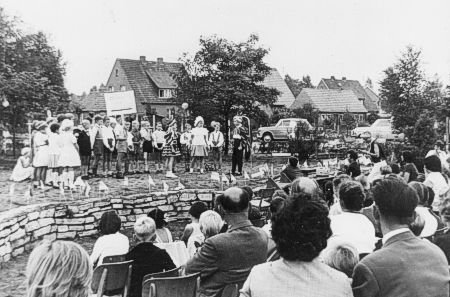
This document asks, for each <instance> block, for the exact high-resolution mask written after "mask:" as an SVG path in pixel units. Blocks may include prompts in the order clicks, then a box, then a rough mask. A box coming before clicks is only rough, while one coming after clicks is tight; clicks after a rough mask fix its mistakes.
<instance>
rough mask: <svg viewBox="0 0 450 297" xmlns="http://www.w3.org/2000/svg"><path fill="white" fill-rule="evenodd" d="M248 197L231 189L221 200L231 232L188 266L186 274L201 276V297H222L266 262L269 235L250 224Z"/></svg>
mask: <svg viewBox="0 0 450 297" xmlns="http://www.w3.org/2000/svg"><path fill="white" fill-rule="evenodd" d="M248 203H249V197H248V194H247V192H245V191H244V190H242V189H241V188H237V187H231V188H229V189H227V190H225V192H224V193H223V195H221V196H219V197H218V201H217V204H218V208H219V209H220V210H221V212H222V213H223V214H224V220H225V221H226V222H227V223H228V226H229V229H228V231H227V232H226V233H220V234H217V235H215V236H213V237H210V238H208V239H206V240H205V242H204V244H203V246H202V247H201V248H200V249H199V250H198V252H197V254H195V255H194V257H193V258H192V259H191V260H189V261H188V262H187V264H186V269H185V271H186V274H191V273H197V272H201V275H200V277H201V282H200V289H199V292H200V296H218V295H219V296H220V293H221V291H222V290H223V288H224V287H225V286H226V285H228V284H236V283H237V284H242V283H243V282H244V281H245V279H246V278H247V276H248V274H249V272H250V269H251V268H252V267H253V266H254V265H257V264H260V263H263V262H265V261H266V257H267V235H266V233H265V232H264V231H263V230H261V229H260V228H256V227H254V226H252V224H251V222H250V221H249V220H248Z"/></svg>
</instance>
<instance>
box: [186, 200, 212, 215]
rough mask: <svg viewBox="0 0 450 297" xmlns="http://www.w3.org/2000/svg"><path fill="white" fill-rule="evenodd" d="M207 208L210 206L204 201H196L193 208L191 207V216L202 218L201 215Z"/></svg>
mask: <svg viewBox="0 0 450 297" xmlns="http://www.w3.org/2000/svg"><path fill="white" fill-rule="evenodd" d="M206 210H208V207H207V206H206V204H205V203H203V202H200V201H198V202H195V203H194V204H192V206H191V208H190V209H189V214H190V215H191V216H193V217H194V218H196V219H199V218H200V215H201V214H202V213H203V212H205V211H206Z"/></svg>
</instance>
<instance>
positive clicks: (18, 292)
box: [0, 155, 288, 296]
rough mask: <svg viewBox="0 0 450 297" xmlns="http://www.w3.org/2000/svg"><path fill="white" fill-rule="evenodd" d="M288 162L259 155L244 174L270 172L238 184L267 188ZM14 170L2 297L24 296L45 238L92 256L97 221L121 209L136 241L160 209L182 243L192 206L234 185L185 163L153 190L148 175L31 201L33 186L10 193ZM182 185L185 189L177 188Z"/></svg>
mask: <svg viewBox="0 0 450 297" xmlns="http://www.w3.org/2000/svg"><path fill="white" fill-rule="evenodd" d="M287 158H288V157H287V156H286V157H271V156H262V155H257V156H256V157H254V158H253V163H252V164H253V170H252V169H251V168H250V163H249V162H248V163H245V164H244V170H245V171H247V172H248V174H251V173H252V172H257V171H258V170H259V168H260V167H266V166H265V165H266V164H267V167H268V168H270V172H269V173H266V174H265V175H264V176H262V177H259V178H254V179H251V180H248V179H245V178H244V177H243V176H239V177H236V179H237V181H236V182H235V183H233V185H236V186H250V187H252V188H253V189H257V188H264V187H265V186H266V182H267V180H268V178H269V176H270V175H272V172H271V171H272V167H273V174H274V175H277V174H279V172H280V171H281V168H282V166H283V165H284V164H285V163H286V162H287ZM230 164H231V162H230V161H229V158H228V157H226V158H225V160H224V170H223V171H224V172H226V173H228V172H229V169H230V168H229V167H230ZM11 170H12V165H2V167H1V170H0V185H1V187H0V207H1V208H0V292H1V294H0V296H23V294H24V293H23V292H25V290H24V284H23V281H24V272H25V266H26V261H27V259H28V255H29V252H30V251H31V250H32V249H33V247H34V246H35V244H36V243H38V242H39V241H40V240H42V239H50V240H56V239H64V240H74V241H76V242H78V243H80V244H81V245H82V246H83V247H85V248H86V250H87V251H88V252H91V251H92V247H93V244H94V242H95V240H96V239H97V237H98V232H97V225H98V219H99V218H100V216H101V215H102V213H103V212H105V211H107V210H111V209H114V210H116V211H117V212H118V214H119V216H120V217H121V219H122V227H123V230H122V231H123V232H124V233H125V234H126V235H128V236H129V237H130V240H131V239H132V231H131V227H132V226H133V223H134V222H135V220H136V217H137V216H139V215H145V214H146V213H148V212H149V211H150V210H151V209H153V208H155V207H159V208H160V209H162V210H164V211H165V212H166V218H167V221H168V222H169V226H168V227H169V229H170V230H171V231H172V233H173V236H174V239H177V238H179V237H180V236H181V233H182V231H183V229H184V226H185V225H186V224H187V223H188V210H189V208H190V206H191V204H192V203H193V202H195V201H204V202H205V203H206V204H208V206H209V207H212V201H213V199H214V197H215V195H216V194H217V193H218V192H220V191H221V190H222V189H226V188H227V187H229V186H230V185H229V184H226V183H223V184H221V183H220V182H218V181H214V180H211V172H206V173H205V174H200V173H194V174H189V173H185V172H184V164H178V165H177V167H176V174H177V175H178V176H179V178H178V179H168V178H165V175H164V174H154V173H151V174H150V176H151V177H152V179H153V181H154V183H155V184H156V186H152V187H151V188H149V183H148V175H147V174H140V175H130V176H128V185H124V180H119V179H114V178H102V179H100V178H95V179H90V180H89V181H88V183H89V185H90V187H91V191H90V193H89V197H87V196H86V195H85V193H81V192H80V191H78V190H74V191H73V192H70V191H67V190H66V191H65V192H64V195H61V192H60V191H59V190H56V189H49V190H47V191H42V190H40V189H38V190H34V191H33V196H32V197H27V195H25V193H26V192H27V189H28V188H29V185H30V184H31V183H30V182H28V183H19V184H16V186H15V189H14V195H11V194H10V192H9V190H10V182H9V181H8V178H9V175H10V173H11ZM228 176H229V175H228ZM100 182H103V183H104V184H105V185H106V186H107V187H108V190H107V191H99V189H98V185H99V183H100ZM163 183H166V184H167V185H169V191H164V190H163ZM180 183H181V184H182V185H183V186H184V187H185V189H176V188H177V187H179V186H180ZM11 199H12V200H11Z"/></svg>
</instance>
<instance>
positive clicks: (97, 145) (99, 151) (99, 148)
mask: <svg viewBox="0 0 450 297" xmlns="http://www.w3.org/2000/svg"><path fill="white" fill-rule="evenodd" d="M93 150H94V155H96V156H100V155H103V140H102V139H96V140H95V142H94V149H93Z"/></svg>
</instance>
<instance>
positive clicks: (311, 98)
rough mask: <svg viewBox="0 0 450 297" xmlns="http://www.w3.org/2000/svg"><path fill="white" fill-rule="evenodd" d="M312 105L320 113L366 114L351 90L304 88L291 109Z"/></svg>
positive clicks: (360, 101) (362, 105) (365, 110)
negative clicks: (307, 104)
mask: <svg viewBox="0 0 450 297" xmlns="http://www.w3.org/2000/svg"><path fill="white" fill-rule="evenodd" d="M306 103H310V104H312V106H313V107H314V108H317V109H318V110H319V112H322V113H323V112H330V113H331V112H339V113H343V112H346V111H348V112H353V113H366V112H367V109H366V108H365V107H364V104H363V102H362V100H359V99H358V97H356V95H355V93H354V92H353V91H351V90H325V89H310V88H304V89H302V91H301V92H300V94H299V95H298V96H297V98H295V101H294V103H293V104H292V105H291V107H290V108H291V109H296V108H301V107H303V105H304V104H306Z"/></svg>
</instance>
